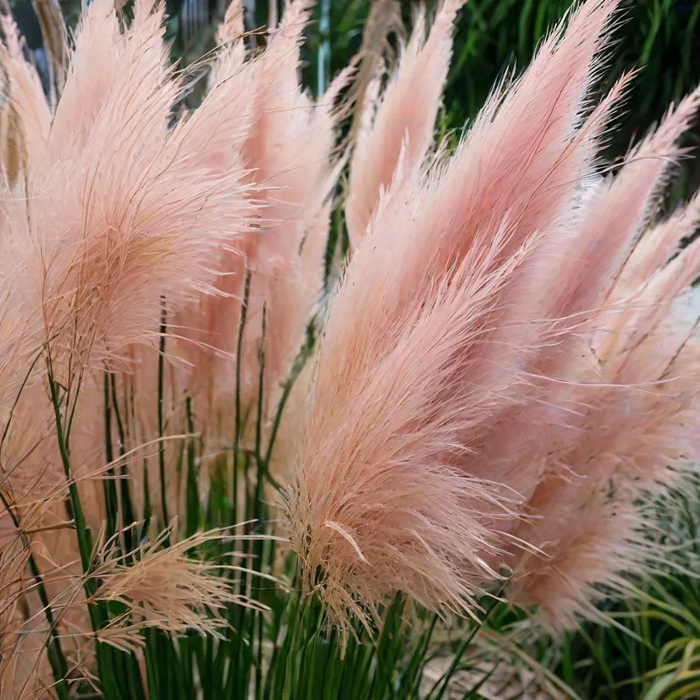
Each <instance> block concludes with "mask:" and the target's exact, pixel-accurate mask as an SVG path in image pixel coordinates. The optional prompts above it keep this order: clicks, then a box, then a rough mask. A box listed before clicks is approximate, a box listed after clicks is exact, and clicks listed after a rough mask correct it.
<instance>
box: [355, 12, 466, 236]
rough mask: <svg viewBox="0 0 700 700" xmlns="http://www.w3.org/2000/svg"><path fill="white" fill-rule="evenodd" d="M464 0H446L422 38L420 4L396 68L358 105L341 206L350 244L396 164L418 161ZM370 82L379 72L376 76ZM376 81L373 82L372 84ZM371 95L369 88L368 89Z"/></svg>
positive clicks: (429, 138)
mask: <svg viewBox="0 0 700 700" xmlns="http://www.w3.org/2000/svg"><path fill="white" fill-rule="evenodd" d="M463 4H464V0H446V1H445V2H443V3H442V4H441V6H440V8H439V9H438V11H437V14H436V16H435V20H434V22H433V26H432V27H431V30H430V35H429V36H428V38H427V39H426V38H425V16H424V13H423V10H419V12H418V14H417V16H416V20H415V25H414V28H413V34H412V35H411V39H410V41H409V43H408V45H407V46H406V47H405V49H404V51H403V53H402V55H401V59H400V62H399V65H398V68H397V70H396V71H395V73H394V75H393V76H392V77H391V78H390V80H389V84H388V86H387V88H386V90H385V91H384V93H383V94H382V96H381V98H379V104H378V105H377V104H375V101H376V100H373V99H371V97H370V99H369V100H367V101H365V103H364V104H363V105H362V112H363V113H362V114H361V117H360V122H359V124H360V126H359V129H358V131H357V134H356V136H355V146H354V153H353V156H352V162H351V167H350V181H349V185H348V197H347V203H346V206H345V215H346V219H347V226H348V233H349V235H350V241H351V243H352V245H353V247H357V245H358V244H359V242H360V240H361V239H362V237H363V236H364V235H365V232H366V229H367V226H368V225H369V222H370V220H371V218H372V214H373V213H374V211H375V210H376V207H377V203H378V201H379V198H380V196H381V193H382V191H383V190H385V189H386V188H387V187H389V185H390V184H391V181H392V179H393V178H394V177H395V176H396V175H397V169H398V168H399V163H401V168H406V169H409V170H410V169H411V168H414V167H416V166H420V165H421V164H422V162H423V160H424V159H425V157H426V155H427V154H428V151H429V149H430V148H431V146H432V144H433V130H434V127H435V118H436V117H437V112H438V107H439V106H440V100H441V97H442V91H443V88H444V85H445V80H446V79H447V70H448V67H449V63H450V58H451V55H452V31H453V28H454V20H455V16H456V14H457V11H458V10H459V8H460V7H461V6H462V5H463ZM374 80H375V83H378V80H379V78H378V77H375V79H374ZM376 87H378V85H375V89H376ZM369 92H370V95H371V92H372V90H371V89H370V91H369Z"/></svg>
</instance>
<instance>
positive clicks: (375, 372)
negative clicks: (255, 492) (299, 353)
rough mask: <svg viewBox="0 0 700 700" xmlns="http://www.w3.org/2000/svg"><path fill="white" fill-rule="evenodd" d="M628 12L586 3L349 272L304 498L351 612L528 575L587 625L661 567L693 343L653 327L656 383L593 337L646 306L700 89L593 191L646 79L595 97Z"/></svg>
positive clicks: (461, 594) (446, 599) (688, 408)
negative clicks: (655, 227) (649, 548)
mask: <svg viewBox="0 0 700 700" xmlns="http://www.w3.org/2000/svg"><path fill="white" fill-rule="evenodd" d="M616 5H617V3H616V2H614V1H607V0H590V1H589V2H586V3H584V4H583V5H582V6H581V7H580V8H579V9H578V10H577V11H576V12H574V13H573V14H572V15H571V16H570V17H569V18H568V21H565V22H564V23H563V24H562V25H561V26H560V27H559V28H558V29H557V30H555V31H554V32H553V33H552V34H551V35H550V37H549V38H548V39H547V40H546V41H545V42H544V43H543V45H542V47H541V48H540V50H539V51H538V53H537V56H536V57H535V59H534V60H533V62H532V64H531V66H530V67H529V69H528V70H527V71H526V72H525V73H524V75H523V76H522V77H521V78H519V79H518V80H516V81H514V82H513V83H510V84H509V83H505V84H504V85H503V86H501V87H500V88H499V89H498V90H497V91H496V92H495V94H494V95H493V96H492V97H491V98H490V100H489V101H488V103H487V104H486V106H485V107H484V109H483V110H482V112H481V113H480V115H479V116H478V117H477V119H476V121H475V123H474V125H473V127H472V129H471V130H470V132H469V134H468V135H467V136H466V138H465V139H464V141H463V142H462V143H461V144H460V146H459V147H458V149H457V151H456V153H455V154H454V156H453V157H452V158H450V159H448V160H446V161H445V162H444V163H442V164H438V165H436V166H434V167H433V168H432V169H428V170H427V172H426V170H425V168H424V167H422V164H421V163H419V162H418V163H414V164H413V165H412V167H411V168H407V169H406V176H402V177H401V178H395V179H394V182H393V184H392V186H391V187H390V188H389V189H388V190H387V191H386V193H385V194H384V196H383V197H382V198H381V200H380V201H379V205H378V208H377V210H376V212H375V214H374V220H373V224H372V226H371V227H370V229H369V230H368V232H367V234H366V236H365V237H364V239H363V241H362V243H361V244H360V245H359V247H358V249H357V251H356V253H355V256H354V257H353V259H352V261H351V263H350V265H349V266H348V269H347V272H346V276H345V279H344V280H343V283H342V284H341V287H340V289H339V291H338V294H337V297H336V299H335V300H334V305H333V308H332V310H331V314H330V317H329V320H328V325H327V328H326V331H325V336H324V338H323V342H322V344H321V348H320V357H319V361H318V366H317V369H316V375H315V383H314V387H313V389H312V402H311V405H310V410H309V417H308V422H307V426H306V434H305V438H306V445H305V448H304V450H303V452H302V455H301V458H300V462H301V463H300V473H299V478H298V483H297V486H296V489H295V490H294V491H293V493H292V494H291V496H290V503H289V510H290V525H291V528H292V532H293V536H292V539H293V543H294V547H295V549H296V551H297V553H298V554H299V556H300V558H301V567H302V571H303V575H304V578H305V580H306V581H307V582H308V585H309V586H311V587H313V588H314V589H318V590H319V592H320V594H321V596H322V597H323V600H324V601H325V602H326V603H327V604H328V605H329V607H330V609H331V611H332V613H333V614H334V616H335V617H336V619H337V620H338V621H339V623H340V624H341V626H343V625H344V624H345V619H346V618H345V616H346V614H347V612H348V611H352V612H354V613H356V614H359V615H360V616H361V617H362V616H363V615H365V614H367V611H368V610H369V612H370V613H371V611H372V610H373V609H374V608H375V606H376V605H378V604H380V603H381V600H382V599H383V597H384V596H386V595H388V594H390V593H392V592H394V591H396V590H403V591H405V592H407V593H409V594H410V595H412V596H414V597H415V598H417V599H418V600H420V601H422V602H423V603H424V604H426V605H428V606H429V607H431V608H433V609H441V608H442V609H445V608H447V609H452V610H467V611H470V610H471V609H472V608H473V605H474V602H473V598H474V591H475V590H478V589H479V588H480V587H481V586H483V585H487V584H488V582H489V581H493V580H494V579H497V578H498V577H499V576H501V575H505V574H503V573H502V572H503V571H504V569H505V570H507V569H508V568H510V569H512V570H514V572H515V579H514V581H515V582H514V584H513V586H512V587H511V595H512V596H513V598H514V599H518V600H521V601H522V602H526V601H530V602H536V603H538V604H540V606H541V612H542V613H543V615H544V616H548V617H549V619H550V622H552V624H554V625H560V626H561V625H567V624H570V623H571V622H572V620H574V619H575V618H576V616H577V615H578V614H581V613H584V614H585V613H586V612H587V611H589V610H590V606H589V603H588V601H589V600H590V598H591V597H592V591H593V590H594V588H595V586H596V585H598V584H603V583H605V582H606V581H607V582H611V581H615V582H618V581H620V580H621V578H620V575H619V572H620V571H624V570H625V569H626V567H627V569H630V568H634V566H635V565H637V564H638V563H639V561H640V559H641V555H640V552H641V551H642V550H641V549H640V548H639V547H638V546H637V540H638V538H637V537H636V535H635V532H636V528H637V526H638V524H640V523H641V522H642V518H640V517H639V515H638V510H637V509H636V507H635V505H634V504H635V502H636V499H637V498H638V497H640V496H641V495H642V494H643V493H644V492H645V490H646V489H650V488H652V485H653V484H654V483H656V482H657V481H664V480H667V479H666V477H665V476H664V475H665V472H666V470H667V466H666V465H667V464H668V463H669V462H670V463H677V462H678V461H679V460H683V459H685V457H683V455H686V454H688V453H689V446H688V444H687V441H686V440H685V439H682V440H681V441H680V442H678V441H677V438H678V434H679V429H680V427H681V426H682V425H683V423H684V421H685V420H687V419H689V417H690V416H692V415H693V411H694V408H693V407H694V405H695V392H694V390H687V389H686V388H684V384H683V380H681V376H682V375H680V374H676V372H677V371H678V372H679V371H680V368H681V366H682V367H683V368H684V371H686V372H688V371H691V369H692V367H693V361H692V359H691V358H692V357H693V355H692V350H691V349H690V346H689V345H688V343H687V341H688V337H687V335H686V336H685V338H684V337H683V336H682V335H681V336H679V335H678V334H677V333H674V334H673V337H674V339H675V340H674V341H673V342H671V343H661V345H662V347H659V342H660V338H655V339H654V340H650V342H649V344H647V345H646V347H645V349H644V350H643V351H641V350H638V351H635V352H636V353H637V354H636V355H635V362H634V366H635V372H634V373H629V372H625V373H623V374H620V373H619V372H617V371H613V370H612V368H613V367H614V365H615V364H616V362H615V361H610V360H608V364H607V367H606V366H602V367H601V366H600V364H599V360H598V358H601V355H600V354H597V355H594V354H593V351H592V348H595V349H596V352H597V350H598V346H597V344H596V342H595V339H596V338H597V337H598V333H599V332H600V331H601V328H602V327H603V326H606V329H605V330H606V333H607V332H608V331H609V330H610V329H609V326H610V319H611V318H617V314H616V310H617V311H619V310H620V309H622V315H621V318H623V319H625V321H624V322H625V323H628V322H630V321H631V319H632V318H634V311H633V308H634V305H633V303H632V302H631V301H630V300H628V299H626V298H624V299H618V298H615V296H614V295H612V296H611V290H612V289H613V285H614V282H615V280H616V279H617V278H618V273H619V270H620V269H621V268H622V266H623V265H624V264H625V261H626V260H627V259H628V257H629V255H630V250H631V249H632V246H633V244H634V243H635V242H636V241H637V239H638V236H639V233H640V231H641V230H642V228H643V227H644V226H645V225H646V224H647V223H648V221H649V217H650V216H651V214H652V212H653V210H654V202H655V199H656V197H657V195H658V192H659V188H660V186H661V185H662V184H663V183H664V178H665V177H666V176H667V173H668V165H669V164H670V163H671V162H672V161H673V159H674V158H676V157H677V156H678V155H679V154H680V152H679V151H678V149H677V148H676V146H675V145H674V144H675V141H676V140H677V139H678V137H679V135H680V134H681V133H682V131H683V130H684V129H685V128H687V125H688V123H689V120H690V119H691V118H692V116H693V114H694V112H695V110H696V108H697V96H696V93H693V94H691V95H690V96H689V97H688V98H686V100H684V101H683V102H682V103H681V104H680V105H679V107H678V108H677V109H676V110H675V111H673V112H671V113H670V114H669V116H668V117H667V118H666V119H665V120H664V122H663V123H662V125H661V126H660V127H659V129H658V130H657V131H656V132H655V133H654V134H653V135H651V136H650V137H649V138H648V139H646V140H645V141H643V142H642V143H641V144H640V145H639V146H638V147H637V148H636V149H635V150H634V151H633V153H632V155H631V157H630V159H629V162H628V164H627V165H625V167H624V168H623V169H622V171H621V172H620V173H619V175H618V176H617V177H616V178H615V179H614V181H613V182H612V183H610V184H607V183H605V184H602V185H598V186H596V187H595V190H594V191H593V192H592V193H588V190H589V188H590V185H589V183H590V182H591V180H592V179H595V178H596V171H597V168H598V166H599V157H598V152H599V149H600V146H601V143H602V141H603V139H604V137H605V129H606V127H607V124H608V122H609V121H610V119H611V118H612V116H613V114H614V111H615V109H616V108H617V106H618V105H619V103H620V101H621V99H622V98H623V97H624V94H625V92H626V89H627V86H628V84H629V81H630V79H631V75H625V76H623V78H622V79H621V80H620V81H619V82H618V83H617V84H616V85H615V86H614V87H613V88H612V90H611V91H610V93H609V94H608V95H607V96H606V97H605V98H604V99H603V100H602V101H601V102H600V104H599V105H598V106H597V107H596V108H595V109H593V110H592V111H591V110H590V108H589V99H590V98H589V89H590V86H591V84H592V82H593V81H594V79H595V78H596V77H597V75H598V73H599V71H600V68H601V65H602V63H601V60H602V59H601V57H600V55H601V50H602V49H603V48H604V47H605V46H606V43H607V37H608V32H609V28H610V26H611V18H612V16H613V13H614V10H615V8H616ZM390 117H391V115H390V113H387V119H390ZM692 216H693V215H692V213H691V214H689V215H688V217H689V219H690V218H692ZM688 225H690V224H688ZM691 249H692V246H691ZM572 251H573V254H572ZM694 254H695V251H694V250H689V251H687V252H685V254H684V255H682V256H680V257H681V259H682V260H681V261H679V262H675V261H674V263H675V265H676V266H682V267H683V270H684V271H686V274H684V275H683V276H682V277H683V280H682V281H681V282H679V284H678V285H675V286H673V288H671V284H670V282H671V277H672V275H671V274H670V273H668V274H667V276H665V277H664V278H663V279H659V280H657V281H655V282H653V284H651V285H650V287H651V289H652V290H655V291H653V292H652V291H648V292H647V294H652V293H653V296H652V297H650V298H652V299H653V300H654V302H653V303H654V305H655V308H659V309H660V307H658V304H659V303H661V302H663V303H664V304H667V303H668V302H670V301H671V300H672V299H673V298H675V297H676V296H677V295H678V294H679V293H680V292H681V291H682V289H683V288H684V287H685V286H687V284H689V282H690V272H688V271H689V270H691V269H694V262H695V259H694ZM662 255H663V254H662ZM388 261H391V262H390V263H389V262H388ZM672 265H673V263H672ZM467 269H468V270H469V272H468V273H467V272H466V270H467ZM678 277H680V275H678V274H677V271H676V275H675V278H678ZM542 280H553V282H552V285H551V286H549V285H543V284H542ZM622 302H624V303H622ZM659 313H660V314H661V311H659ZM661 315H662V316H663V314H661ZM620 323H623V321H620ZM610 337H611V336H610V335H606V336H605V338H606V341H607V339H608V338H610ZM633 337H639V336H638V335H636V330H634V329H632V328H630V329H629V330H627V331H625V332H624V333H623V334H619V333H615V334H612V338H614V342H615V347H617V345H618V344H620V346H621V347H624V345H625V338H627V339H629V338H633ZM611 342H612V341H611ZM674 342H675V345H674V344H673V343H674ZM640 353H641V354H640ZM678 353H680V354H678ZM660 356H663V357H665V358H666V360H667V362H666V364H668V363H669V362H670V363H672V364H674V366H675V369H674V373H673V374H672V376H667V375H664V374H663V372H661V373H659V368H660V366H662V365H663V362H660ZM674 357H675V359H672V358H674ZM600 361H603V360H602V359H601V360H600ZM621 401H623V403H620V402H621ZM630 406H636V407H637V410H634V409H633V408H632V409H630V408H629V407H630ZM639 417H643V419H641V420H639ZM635 420H636V421H638V424H637V425H634V424H633V423H634V421H635ZM688 424H689V425H691V424H692V425H694V424H695V421H694V420H693V421H692V422H689V423H688ZM644 431H646V433H645V432H644ZM645 434H646V435H648V436H649V437H646V438H645V437H644V435H645ZM640 476H641V477H642V478H641V479H640ZM635 479H636V480H637V481H638V482H639V483H636V482H635ZM611 493H612V495H610V494H611ZM577 528H580V529H577ZM604 547H611V548H612V550H613V551H614V557H615V558H617V561H616V562H615V561H614V560H613V557H612V556H608V555H607V554H606V549H605V548H604ZM625 562H628V565H627V564H626V563H625ZM538 587H539V588H538ZM528 595H529V596H530V598H528Z"/></svg>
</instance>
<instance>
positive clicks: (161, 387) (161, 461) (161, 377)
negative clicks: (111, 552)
mask: <svg viewBox="0 0 700 700" xmlns="http://www.w3.org/2000/svg"><path fill="white" fill-rule="evenodd" d="M160 304H161V309H160V342H159V347H158V350H159V353H158V437H159V438H160V441H159V443H158V468H159V473H160V500H161V509H162V513H163V527H167V526H168V523H169V522H170V518H169V517H168V494H167V488H166V481H165V443H164V442H163V436H164V434H165V428H164V424H163V401H164V392H165V333H166V330H167V310H166V308H165V297H161V298H160Z"/></svg>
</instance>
